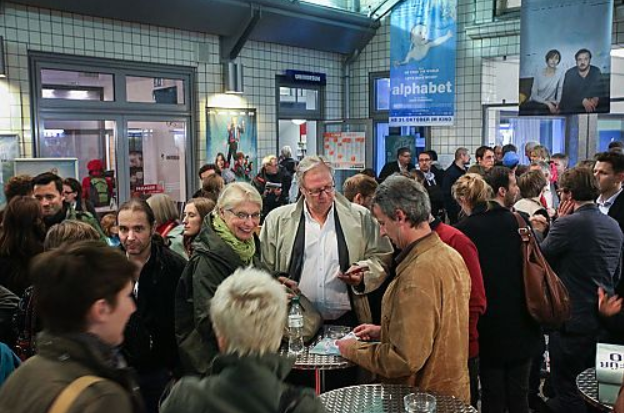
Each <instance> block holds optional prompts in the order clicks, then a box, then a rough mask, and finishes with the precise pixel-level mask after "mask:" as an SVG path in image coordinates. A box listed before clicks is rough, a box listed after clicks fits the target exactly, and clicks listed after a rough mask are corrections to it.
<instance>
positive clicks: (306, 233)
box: [0, 143, 624, 413]
mask: <svg viewBox="0 0 624 413" xmlns="http://www.w3.org/2000/svg"><path fill="white" fill-rule="evenodd" d="M524 149H525V153H524V154H520V153H519V152H518V150H517V148H515V147H513V145H505V146H502V147H500V146H499V147H495V148H490V147H487V146H482V147H479V148H478V149H477V150H476V152H475V153H474V157H475V160H476V163H475V165H472V166H470V161H471V154H470V152H469V151H468V149H466V148H458V149H457V150H456V152H455V158H454V162H453V163H452V164H451V165H450V166H448V167H447V168H446V169H443V168H442V167H441V165H440V164H439V163H438V162H437V154H436V153H435V152H434V151H426V152H422V153H420V154H418V156H417V157H416V158H415V159H416V160H417V164H418V167H416V164H414V163H412V159H414V156H413V155H414V154H412V153H411V151H410V150H409V149H407V148H401V149H399V150H398V151H397V160H396V161H393V162H390V163H388V164H387V165H386V166H385V167H384V168H383V171H382V173H381V174H380V176H379V177H377V176H376V175H375V173H374V172H372V171H370V170H366V171H362V173H358V174H356V175H354V176H351V177H350V178H348V179H347V180H346V181H345V182H344V185H343V187H342V188H336V180H335V177H334V171H333V169H332V167H331V165H330V164H328V163H327V162H326V161H325V160H324V159H323V158H322V157H319V156H308V157H306V158H304V159H302V160H301V161H300V162H297V161H295V160H294V159H293V158H292V154H291V152H290V148H288V147H285V148H283V149H282V151H281V154H280V156H279V157H277V156H271V155H270V156H267V157H265V158H264V159H263V161H262V166H261V168H260V171H259V173H258V174H257V176H256V177H255V178H253V179H250V180H249V181H250V182H245V181H240V180H239V181H237V180H236V178H235V177H232V176H229V172H232V171H231V170H229V169H228V168H224V167H223V163H225V157H224V156H223V155H219V156H217V159H216V160H215V163H214V164H207V165H204V166H203V167H202V168H200V170H199V175H200V178H201V179H202V187H201V189H200V190H199V191H197V193H195V194H194V195H193V197H192V198H191V199H189V200H188V201H187V202H186V203H185V205H184V208H183V213H182V214H180V213H179V211H180V207H181V206H179V205H178V204H177V203H176V202H175V201H174V200H173V199H171V198H170V197H169V196H168V195H166V194H156V195H152V196H151V197H149V198H148V199H147V200H143V199H140V198H132V199H130V200H128V201H126V202H125V203H123V204H121V205H120V206H119V208H117V210H116V211H115V212H114V213H108V214H104V215H103V216H98V214H97V212H96V211H92V210H91V208H90V207H89V205H88V203H87V202H86V199H85V196H84V191H82V192H81V186H80V185H77V184H78V182H77V181H76V182H74V181H72V180H68V179H66V180H63V179H61V178H60V177H58V176H56V175H54V174H51V173H44V174H41V175H38V176H36V177H32V178H31V177H27V176H17V177H14V178H12V179H11V180H10V181H9V182H8V183H7V185H6V187H5V188H4V189H5V194H6V198H7V200H8V203H7V206H6V207H5V209H4V210H3V211H2V221H1V227H0V286H1V287H2V288H0V340H2V342H3V343H4V344H3V345H0V351H2V352H3V355H6V354H8V355H12V354H13V353H15V354H16V355H17V356H19V359H21V360H22V361H23V363H22V364H21V365H19V364H20V363H19V361H18V360H17V358H16V356H13V357H8V358H7V357H4V356H3V358H2V362H3V363H5V361H6V360H13V362H12V363H9V362H8V361H7V362H6V363H5V364H3V365H2V370H3V374H4V376H3V377H5V376H8V378H7V379H6V381H5V383H4V384H2V385H1V386H0V411H11V412H35V413H37V412H42V413H43V412H47V411H49V410H50V408H51V407H52V406H53V405H55V404H58V403H67V402H64V401H63V400H65V399H64V398H66V397H68V396H67V395H66V394H68V393H72V394H74V396H75V399H74V400H73V401H72V402H70V404H69V410H67V411H68V412H79V411H80V412H82V411H92V412H100V411H101V412H105V411H106V412H108V411H111V409H114V410H115V411H117V412H119V413H126V412H150V413H151V412H158V411H160V412H164V413H170V412H191V413H192V412H204V411H211V412H212V411H215V412H263V413H264V412H267V413H269V412H276V413H277V412H286V411H288V412H297V413H307V412H322V411H324V408H323V405H322V404H321V402H320V400H319V399H318V398H317V396H316V395H315V394H314V392H313V391H312V389H311V388H307V387H305V386H300V385H301V384H302V383H300V382H299V381H297V380H294V379H293V376H292V374H290V372H291V369H292V368H293V363H294V359H293V358H290V357H286V356H281V355H280V354H279V348H280V345H281V343H282V340H284V338H285V337H286V338H287V335H288V333H285V327H286V319H287V313H288V306H289V300H290V299H291V298H292V297H293V296H294V295H303V296H305V297H306V298H307V299H308V300H309V301H310V303H311V304H312V305H313V306H314V308H315V309H316V310H317V311H318V313H319V314H320V316H321V317H322V319H323V323H324V324H326V325H339V326H347V327H349V328H351V329H352V330H353V332H354V333H355V336H356V337H357V338H349V339H345V340H339V341H337V346H338V349H339V351H340V354H341V355H342V357H344V358H345V359H347V360H349V361H351V362H352V363H353V364H354V365H356V366H357V367H358V369H357V371H356V372H355V374H346V373H345V374H343V375H342V377H339V380H337V381H336V383H337V385H340V386H344V385H352V384H357V383H362V382H371V381H379V382H384V383H402V384H407V385H410V386H413V387H418V388H420V389H422V390H425V391H431V392H434V393H437V394H442V395H448V396H454V397H456V398H458V399H459V400H461V401H463V402H465V403H466V404H471V405H473V406H475V407H476V406H479V407H480V409H481V411H482V412H484V413H498V412H500V413H503V412H510V413H515V412H518V413H528V412H529V411H530V409H532V410H534V411H538V412H561V413H563V412H565V413H568V412H572V413H575V412H579V413H580V412H585V411H587V410H586V407H585V405H584V402H583V400H582V399H581V398H580V396H579V395H578V392H577V391H576V386H575V378H576V376H577V375H578V374H579V373H580V372H582V371H583V370H585V369H586V368H588V367H593V366H594V363H595V351H596V343H597V342H598V341H599V340H600V341H607V342H613V343H623V344H624V322H622V308H621V305H622V299H621V298H620V297H622V296H623V294H624V283H621V282H620V278H621V277H620V271H621V267H622V265H621V264H622V248H623V245H624V235H623V232H622V231H623V228H624V226H623V225H624V196H620V195H621V193H622V182H623V181H624V152H623V150H622V148H621V147H618V146H617V144H614V145H613V148H611V149H610V150H609V151H608V152H604V153H599V154H597V155H596V156H595V158H594V159H591V160H587V161H585V162H582V163H579V165H577V166H575V167H572V168H569V167H568V157H567V156H566V155H564V154H555V155H552V156H550V154H549V152H548V150H547V149H546V148H545V147H543V146H541V145H538V144H537V143H529V144H527V145H526V147H525V148H524ZM524 157H526V161H525V162H522V160H523V159H524ZM220 164H221V165H220ZM228 171H229V172H228ZM516 212H517V213H519V214H520V216H521V219H523V220H524V221H525V222H526V224H527V225H530V226H531V227H532V230H533V232H534V236H535V237H536V239H537V240H538V241H539V244H540V247H541V249H542V251H543V254H544V256H545V257H546V258H547V260H548V261H549V263H550V264H551V266H552V267H553V269H554V270H555V272H556V273H557V274H558V275H559V277H560V278H561V280H562V282H563V283H564V285H565V286H566V287H567V289H568V291H569V295H570V300H571V304H572V314H571V318H570V319H569V320H567V321H566V322H565V323H564V324H563V325H561V326H559V327H557V328H554V329H553V328H550V329H547V328H545V327H544V326H542V325H540V324H539V323H538V322H537V321H536V320H535V319H534V318H532V316H531V315H530V313H529V311H528V309H527V299H526V296H525V290H524V282H523V262H524V259H523V255H522V249H521V243H522V240H521V238H520V235H519V233H518V229H519V228H518V221H517V218H516V215H515V213H516ZM180 215H181V216H180ZM286 331H287V330H286ZM546 337H548V340H546ZM546 345H547V346H548V351H549V354H550V375H549V378H548V386H544V391H541V390H540V384H541V383H540V382H541V381H542V380H541V379H543V370H544V366H545V362H544V351H545V347H546ZM9 364H10V365H9ZM12 370H14V371H13V372H11V371H12ZM9 373H10V374H9ZM0 379H1V377H0ZM295 383H296V384H295ZM336 383H334V384H336ZM623 403H624V400H623ZM622 411H623V412H624V410H622ZM618 413H619V412H618Z"/></svg>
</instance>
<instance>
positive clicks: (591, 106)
mask: <svg viewBox="0 0 624 413" xmlns="http://www.w3.org/2000/svg"><path fill="white" fill-rule="evenodd" d="M582 103H583V107H584V108H585V112H588V113H592V112H595V111H596V106H597V104H596V101H594V99H593V98H592V99H587V98H585V99H583V101H582Z"/></svg>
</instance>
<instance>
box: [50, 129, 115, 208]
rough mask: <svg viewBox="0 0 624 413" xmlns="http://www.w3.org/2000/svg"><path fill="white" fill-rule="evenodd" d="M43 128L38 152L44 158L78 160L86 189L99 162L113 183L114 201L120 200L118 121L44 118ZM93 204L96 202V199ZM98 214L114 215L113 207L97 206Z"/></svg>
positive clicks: (79, 176)
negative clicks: (117, 147)
mask: <svg viewBox="0 0 624 413" xmlns="http://www.w3.org/2000/svg"><path fill="white" fill-rule="evenodd" d="M42 126H43V128H42V131H41V138H40V139H39V152H38V153H39V154H40V157H42V158H77V159H78V181H79V182H80V183H81V184H83V187H89V185H88V180H89V179H90V178H91V177H93V174H94V172H91V176H90V171H89V169H90V168H91V169H93V166H94V165H95V164H94V161H99V162H100V163H101V166H102V169H103V171H104V177H105V178H106V179H107V180H108V181H109V182H110V183H112V187H113V194H112V198H113V200H114V201H117V200H119V197H118V193H117V188H118V182H119V179H118V178H119V177H118V174H117V170H118V169H117V157H116V153H117V152H116V145H117V139H116V136H117V132H116V128H117V122H116V121H115V120H113V119H109V120H106V119H93V118H91V119H88V118H86V117H85V118H82V117H75V118H74V117H72V118H66V119H58V118H55V119H48V118H44V119H43V125H42ZM95 173H96V174H97V173H99V172H95ZM85 182H87V184H85ZM83 196H84V197H88V196H89V194H83ZM91 201H92V202H94V201H95V200H91ZM94 204H97V202H95V203H94ZM113 205H114V203H113ZM96 211H97V212H100V213H105V212H110V211H111V208H110V205H96Z"/></svg>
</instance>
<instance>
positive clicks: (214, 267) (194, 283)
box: [175, 214, 262, 375]
mask: <svg viewBox="0 0 624 413" xmlns="http://www.w3.org/2000/svg"><path fill="white" fill-rule="evenodd" d="M256 244H257V243H256ZM259 254H260V249H259V247H257V246H256V257H254V260H253V266H256V267H261V266H262V265H261V264H260V258H259ZM241 267H245V264H243V262H242V260H241V259H240V257H239V256H238V254H236V252H234V250H233V249H232V248H230V246H229V245H227V244H226V243H225V242H224V241H223V240H222V239H221V237H219V235H218V234H217V233H216V232H215V230H214V229H213V227H212V214H208V215H207V216H206V218H204V223H203V225H202V229H201V231H200V233H199V234H198V235H197V237H196V238H195V241H194V242H193V255H192V256H191V259H190V260H189V262H188V264H187V265H186V268H185V269H184V272H183V273H182V276H181V277H180V282H179V283H178V288H177V291H176V302H175V328H176V339H177V340H178V348H179V354H180V361H181V363H182V368H183V371H184V372H185V373H195V374H200V375H201V374H206V373H207V372H208V369H209V367H210V363H211V362H212V359H213V358H214V357H215V356H216V355H217V354H218V353H219V349H218V347H217V339H216V337H215V334H214V331H213V329H212V322H211V321H210V314H209V311H210V301H211V300H212V297H213V296H214V294H215V292H216V291H217V287H218V286H219V285H220V284H221V283H222V282H223V280H225V279H226V278H227V277H229V276H230V275H231V274H232V273H233V272H234V271H236V269H238V268H241Z"/></svg>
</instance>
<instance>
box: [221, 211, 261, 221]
mask: <svg viewBox="0 0 624 413" xmlns="http://www.w3.org/2000/svg"><path fill="white" fill-rule="evenodd" d="M226 211H227V212H229V213H230V214H232V215H234V216H235V217H236V218H238V219H240V220H241V221H246V220H248V219H251V220H252V221H260V212H254V213H253V214H248V213H246V212H234V211H232V210H231V209H226Z"/></svg>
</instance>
